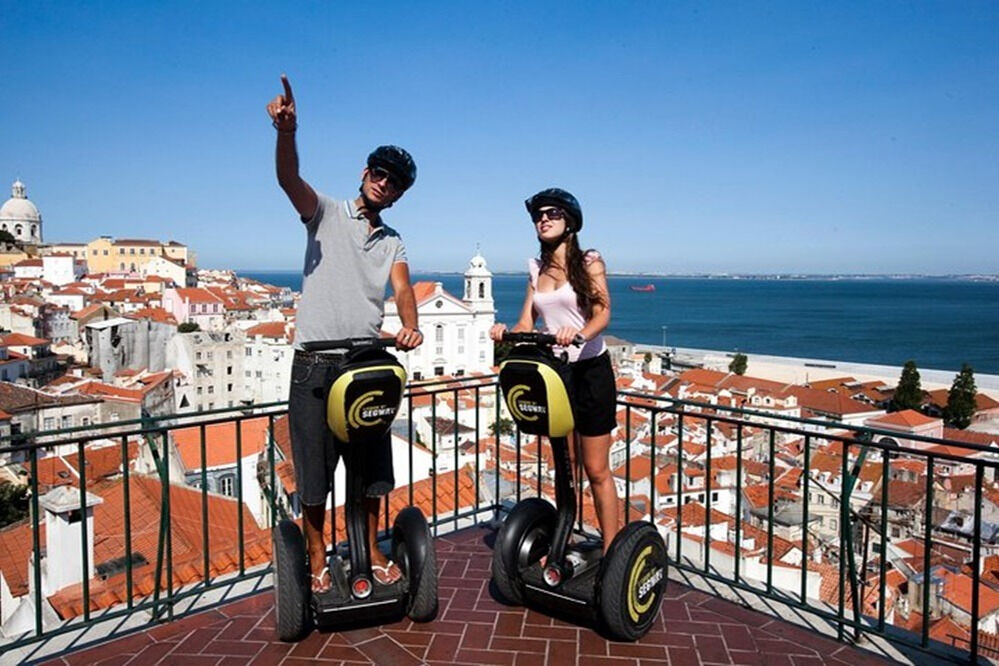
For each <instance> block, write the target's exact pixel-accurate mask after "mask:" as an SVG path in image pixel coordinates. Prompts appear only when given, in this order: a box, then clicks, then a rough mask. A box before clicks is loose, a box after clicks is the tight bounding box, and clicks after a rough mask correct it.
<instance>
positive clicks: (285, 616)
mask: <svg viewBox="0 0 999 666" xmlns="http://www.w3.org/2000/svg"><path fill="white" fill-rule="evenodd" d="M394 344H395V340H393V339H382V338H352V339H347V340H330V341H325V342H309V343H305V344H303V345H302V346H303V347H304V348H305V350H306V351H325V350H335V349H344V350H347V352H346V355H345V357H344V363H343V366H342V367H341V369H340V372H339V374H338V375H337V377H336V378H335V379H334V381H333V383H332V385H331V386H330V388H329V394H328V397H327V401H326V404H327V423H328V424H329V427H330V429H331V430H332V431H333V434H334V435H335V436H336V438H337V439H338V440H340V441H341V442H345V443H346V446H344V447H343V458H344V465H345V475H346V479H347V497H346V506H345V514H346V523H347V546H346V551H347V553H348V559H347V561H345V560H344V558H343V557H342V553H343V548H342V547H341V548H340V549H338V548H337V547H336V544H334V546H333V548H332V552H331V554H330V561H329V571H330V578H331V579H332V587H331V588H330V590H329V591H328V592H324V593H322V594H317V593H314V592H312V589H311V586H310V584H309V566H308V562H307V555H306V547H305V538H304V536H303V534H302V531H301V529H299V526H298V525H297V524H296V523H295V522H294V521H291V520H281V521H280V522H279V523H278V524H277V526H276V527H275V528H274V534H273V538H274V599H275V606H276V612H277V629H278V636H279V637H280V639H281V640H283V641H296V640H298V639H300V638H302V637H303V636H304V635H305V634H306V633H308V632H309V631H311V630H312V626H313V622H314V623H315V624H316V625H319V626H324V625H329V624H337V625H347V624H354V623H357V624H362V623H367V624H374V623H377V622H379V621H388V620H391V619H395V618H400V617H402V616H403V615H404V614H405V615H408V616H409V618H410V619H412V620H414V621H416V622H427V621H430V620H432V619H433V618H434V617H435V616H436V615H437V560H436V555H435V553H434V544H433V540H432V539H431V537H430V529H429V527H428V526H427V521H426V519H425V518H424V517H423V513H422V512H421V511H420V510H419V509H418V508H416V507H413V506H410V507H407V508H405V509H403V510H402V511H401V512H399V514H398V516H396V519H395V523H394V525H393V527H392V546H391V549H392V550H391V553H392V554H391V558H392V559H393V560H394V561H395V562H396V564H398V566H399V568H400V569H401V570H402V578H400V579H399V580H398V581H396V582H395V583H392V584H391V585H381V584H378V585H375V583H374V578H373V577H372V575H371V553H370V552H369V550H368V539H367V529H368V527H367V518H366V514H365V511H364V487H363V483H362V480H361V474H360V472H361V470H360V463H361V457H360V451H359V449H360V447H363V446H365V445H366V444H368V443H371V442H377V441H379V439H380V438H381V437H383V436H384V435H385V433H386V432H387V431H388V429H389V428H390V427H391V425H392V420H393V419H394V418H395V414H396V412H397V411H398V409H399V403H400V401H401V400H402V394H403V391H404V389H405V386H406V371H405V370H404V369H403V367H402V365H400V364H399V362H398V361H397V360H396V358H395V357H394V356H392V355H391V354H390V353H388V352H387V351H385V348H386V347H389V346H391V345H394ZM334 539H335V537H334Z"/></svg>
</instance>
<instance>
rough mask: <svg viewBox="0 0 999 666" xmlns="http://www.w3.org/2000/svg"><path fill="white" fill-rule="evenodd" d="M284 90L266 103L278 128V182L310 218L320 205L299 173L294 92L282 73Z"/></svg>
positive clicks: (304, 214)
mask: <svg viewBox="0 0 999 666" xmlns="http://www.w3.org/2000/svg"><path fill="white" fill-rule="evenodd" d="M281 83H282V84H283V85H284V94H283V95H278V96H277V97H275V98H274V99H273V100H271V102H270V104H268V105H267V114H268V115H270V117H271V121H272V123H273V125H274V129H276V130H277V151H276V155H275V163H276V166H277V179H278V185H280V186H281V189H283V190H284V192H285V194H287V195H288V199H290V200H291V204H292V205H293V206H294V207H295V210H297V211H298V214H299V215H301V216H302V217H303V218H304V219H310V218H312V217H313V216H314V215H315V214H316V208H318V207H319V198H318V197H317V196H316V192H315V190H313V189H312V187H311V186H310V185H309V184H308V183H307V182H305V181H304V180H303V179H302V177H301V176H300V175H299V174H298V149H297V148H296V147H295V132H296V130H297V129H298V114H297V113H296V112H295V96H294V94H293V93H292V92H291V83H290V82H289V81H288V77H287V76H285V75H284V74H282V75H281Z"/></svg>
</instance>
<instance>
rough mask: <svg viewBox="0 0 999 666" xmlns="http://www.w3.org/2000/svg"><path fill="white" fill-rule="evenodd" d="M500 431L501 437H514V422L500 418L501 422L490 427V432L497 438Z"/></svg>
mask: <svg viewBox="0 0 999 666" xmlns="http://www.w3.org/2000/svg"><path fill="white" fill-rule="evenodd" d="M497 430H498V431H499V434H500V435H512V434H513V421H511V420H510V419H504V418H500V420H499V421H496V422H494V423H493V424H492V425H490V426H489V432H491V433H492V434H493V437H496V431H497Z"/></svg>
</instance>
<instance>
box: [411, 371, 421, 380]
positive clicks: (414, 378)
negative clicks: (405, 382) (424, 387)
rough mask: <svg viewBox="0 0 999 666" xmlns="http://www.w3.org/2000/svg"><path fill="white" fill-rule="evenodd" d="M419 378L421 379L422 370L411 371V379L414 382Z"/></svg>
mask: <svg viewBox="0 0 999 666" xmlns="http://www.w3.org/2000/svg"><path fill="white" fill-rule="evenodd" d="M421 379H423V373H422V372H420V371H419V370H417V371H416V372H414V373H413V381H414V382H418V381H420V380H421Z"/></svg>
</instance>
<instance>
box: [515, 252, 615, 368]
mask: <svg viewBox="0 0 999 666" xmlns="http://www.w3.org/2000/svg"><path fill="white" fill-rule="evenodd" d="M597 259H600V253H599V252H597V251H596V250H590V251H588V252H587V253H586V255H585V256H584V257H583V261H584V262H585V263H587V264H590V263H592V262H594V261H596V260H597ZM527 268H528V271H529V272H530V276H531V286H532V287H534V309H535V310H536V311H537V312H538V314H539V315H541V319H542V321H544V327H543V328H542V329H541V330H542V331H544V332H545V333H552V334H554V333H555V332H556V331H557V330H558V329H560V328H562V327H563V326H571V327H572V328H578V329H582V328H583V327H584V326H586V317H584V316H583V313H582V311H580V309H579V305H578V304H577V303H576V291H575V290H574V289H573V288H572V284H570V283H569V282H568V281H566V283H565V284H563V285H562V286H561V287H559V288H558V289H556V290H555V291H547V292H540V291H538V275H539V274H540V272H541V261H540V260H538V259H531V260H529V261H528V262H527ZM553 349H554V350H555V352H556V353H559V354H561V353H562V352H563V351H565V352H567V353H568V354H569V361H570V362H573V363H575V362H576V361H582V360H585V359H588V358H593V357H595V356H600V354H602V353H604V350H606V349H607V345H606V344H604V336H602V335H598V336H597V337H595V338H593V339H592V340H590V341H588V342H587V343H586V344H585V345H583V346H582V347H577V346H575V345H569V347H568V348H564V347H554V348H553Z"/></svg>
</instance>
